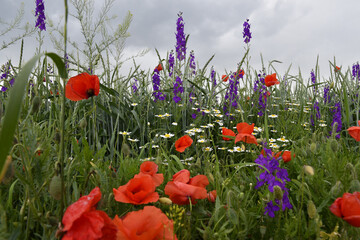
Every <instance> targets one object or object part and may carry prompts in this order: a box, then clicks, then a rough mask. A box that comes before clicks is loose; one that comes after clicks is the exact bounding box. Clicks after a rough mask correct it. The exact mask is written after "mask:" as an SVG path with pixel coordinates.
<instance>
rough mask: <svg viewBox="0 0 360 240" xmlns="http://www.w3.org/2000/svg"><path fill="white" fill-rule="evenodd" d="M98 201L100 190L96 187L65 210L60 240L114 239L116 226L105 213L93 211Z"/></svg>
mask: <svg viewBox="0 0 360 240" xmlns="http://www.w3.org/2000/svg"><path fill="white" fill-rule="evenodd" d="M100 199H101V192H100V188H98V187H96V188H94V189H93V190H92V191H91V192H90V194H89V195H86V196H82V197H81V198H79V200H77V201H76V202H74V203H73V204H71V205H70V206H69V207H68V208H67V209H66V211H65V213H64V216H63V219H62V223H63V226H64V228H63V229H62V231H63V232H65V235H64V236H63V238H62V239H65V240H68V239H115V238H116V233H117V228H116V225H115V224H114V223H113V222H112V220H111V219H110V218H109V216H108V215H107V214H106V213H105V212H103V211H100V210H96V209H95V205H96V204H97V203H98V202H99V201H100Z"/></svg>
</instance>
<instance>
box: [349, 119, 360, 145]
mask: <svg viewBox="0 0 360 240" xmlns="http://www.w3.org/2000/svg"><path fill="white" fill-rule="evenodd" d="M358 124H359V126H360V120H359V121H358ZM347 131H348V132H349V134H350V136H352V137H353V138H354V139H355V140H356V141H358V142H359V141H360V127H358V126H355V127H349V128H348V129H347Z"/></svg>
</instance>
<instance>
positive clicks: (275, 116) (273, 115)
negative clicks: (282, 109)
mask: <svg viewBox="0 0 360 240" xmlns="http://www.w3.org/2000/svg"><path fill="white" fill-rule="evenodd" d="M277 117H278V115H276V114H271V115H269V118H277Z"/></svg>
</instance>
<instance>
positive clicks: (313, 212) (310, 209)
mask: <svg viewBox="0 0 360 240" xmlns="http://www.w3.org/2000/svg"><path fill="white" fill-rule="evenodd" d="M307 213H308V215H309V218H311V219H313V218H314V217H315V216H316V206H315V204H314V202H313V201H311V200H309V201H308V204H307Z"/></svg>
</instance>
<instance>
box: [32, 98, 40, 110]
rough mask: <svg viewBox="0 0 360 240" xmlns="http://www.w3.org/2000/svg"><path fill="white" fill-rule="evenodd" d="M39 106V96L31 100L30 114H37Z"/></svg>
mask: <svg viewBox="0 0 360 240" xmlns="http://www.w3.org/2000/svg"><path fill="white" fill-rule="evenodd" d="M40 105H41V98H40V97H39V96H35V97H34V98H33V100H32V108H31V114H34V113H37V112H38V111H39V109H40Z"/></svg>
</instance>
